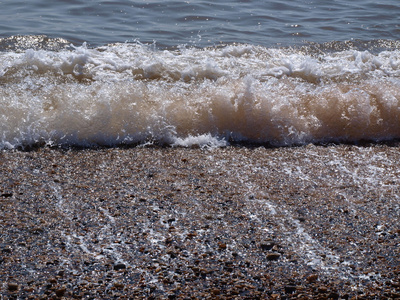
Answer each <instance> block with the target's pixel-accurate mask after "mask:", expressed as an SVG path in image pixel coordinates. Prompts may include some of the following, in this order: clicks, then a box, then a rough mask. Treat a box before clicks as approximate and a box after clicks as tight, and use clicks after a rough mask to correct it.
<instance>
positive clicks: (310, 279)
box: [307, 274, 318, 283]
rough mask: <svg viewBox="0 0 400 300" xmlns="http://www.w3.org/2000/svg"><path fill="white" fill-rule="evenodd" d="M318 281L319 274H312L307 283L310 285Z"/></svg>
mask: <svg viewBox="0 0 400 300" xmlns="http://www.w3.org/2000/svg"><path fill="white" fill-rule="evenodd" d="M317 279H318V275H317V274H312V275H310V276H308V277H307V281H308V282H309V283H312V282H315V281H317Z"/></svg>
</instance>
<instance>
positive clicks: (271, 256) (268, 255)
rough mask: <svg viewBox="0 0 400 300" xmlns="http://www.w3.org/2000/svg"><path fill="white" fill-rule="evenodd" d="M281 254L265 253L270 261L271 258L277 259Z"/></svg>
mask: <svg viewBox="0 0 400 300" xmlns="http://www.w3.org/2000/svg"><path fill="white" fill-rule="evenodd" d="M279 257H281V255H280V254H279V253H268V254H267V259H268V260H270V261H272V260H278V259H279Z"/></svg>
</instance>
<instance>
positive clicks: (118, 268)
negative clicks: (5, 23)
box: [114, 263, 126, 271]
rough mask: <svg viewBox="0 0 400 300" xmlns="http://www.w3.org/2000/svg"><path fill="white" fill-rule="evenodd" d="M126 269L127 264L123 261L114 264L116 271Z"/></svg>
mask: <svg viewBox="0 0 400 300" xmlns="http://www.w3.org/2000/svg"><path fill="white" fill-rule="evenodd" d="M124 269H126V265H125V264H123V263H116V264H115V265H114V270H115V271H119V270H124Z"/></svg>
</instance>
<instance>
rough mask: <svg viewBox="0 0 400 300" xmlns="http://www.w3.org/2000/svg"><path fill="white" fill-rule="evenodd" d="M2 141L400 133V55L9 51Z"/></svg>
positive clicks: (243, 49)
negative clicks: (399, 121)
mask: <svg viewBox="0 0 400 300" xmlns="http://www.w3.org/2000/svg"><path fill="white" fill-rule="evenodd" d="M0 59H1V60H0V84H1V86H2V89H1V90H0V101H1V103H2V106H1V107H0V121H1V123H0V147H2V148H12V147H19V146H26V145H28V146H29V145H35V144H53V145H79V146H98V145H107V146H112V145H118V144H137V143H139V144H140V143H146V142H149V141H152V142H156V143H161V144H169V145H181V146H189V147H190V146H193V145H200V146H205V145H209V146H224V145H226V144H227V143H228V142H232V141H233V142H246V143H247V142H249V143H266V144H271V145H278V146H279V145H293V144H304V143H310V142H332V141H335V142H341V141H346V142H357V141H360V140H375V141H380V140H390V139H397V138H399V137H400V127H399V126H398V125H399V124H398V120H400V105H399V101H400V81H399V76H400V67H399V66H400V52H399V51H398V50H390V51H389V50H385V51H381V52H378V53H372V52H368V51H357V50H343V51H336V52H326V53H325V52H321V51H320V50H319V51H316V52H312V51H309V52H307V51H304V49H272V48H264V47H257V46H249V45H231V46H226V47H223V48H206V49H196V48H184V47H182V48H180V49H178V50H174V51H172V50H163V51H159V50H156V49H153V48H150V47H148V46H145V45H140V44H115V45H109V46H104V47H100V48H97V49H88V48H87V47H86V45H83V46H81V47H75V48H72V49H70V50H60V51H48V50H43V49H39V50H34V49H29V50H27V51H25V52H22V53H17V52H3V53H0Z"/></svg>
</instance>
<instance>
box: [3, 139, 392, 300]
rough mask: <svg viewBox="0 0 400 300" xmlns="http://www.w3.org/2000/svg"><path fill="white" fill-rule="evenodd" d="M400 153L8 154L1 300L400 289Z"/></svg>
mask: <svg viewBox="0 0 400 300" xmlns="http://www.w3.org/2000/svg"><path fill="white" fill-rule="evenodd" d="M399 150H400V148H399V146H398V145H394V146H393V145H392V146H389V145H372V146H365V147H357V146H348V145H336V146H326V147H322V146H313V145H310V146H304V147H291V148H277V149H268V148H263V147H260V148H249V147H227V148H219V149H208V150H207V149H184V148H173V149H171V148H156V147H155V148H130V149H121V148H114V149H98V150H60V149H47V148H41V149H38V150H35V151H29V152H21V151H3V152H1V153H0V172H1V179H0V181H1V185H0V282H1V286H0V291H1V294H0V295H1V298H2V299H3V298H4V299H13V298H14V299H17V298H18V299H50V298H53V299H57V298H58V299H61V298H64V299H70V298H76V299H82V298H84V299H124V298H126V299H134V298H137V299H151V298H153V299H258V298H260V299H269V298H271V299H285V298H286V299H287V298H299V299H306V298H310V299H329V298H331V299H351V298H353V299H375V298H376V299H385V298H396V297H397V298H399V297H400V259H399V257H400V191H399V189H400V188H399V186H400V185H399V184H400V168H399V163H400V151H399Z"/></svg>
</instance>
